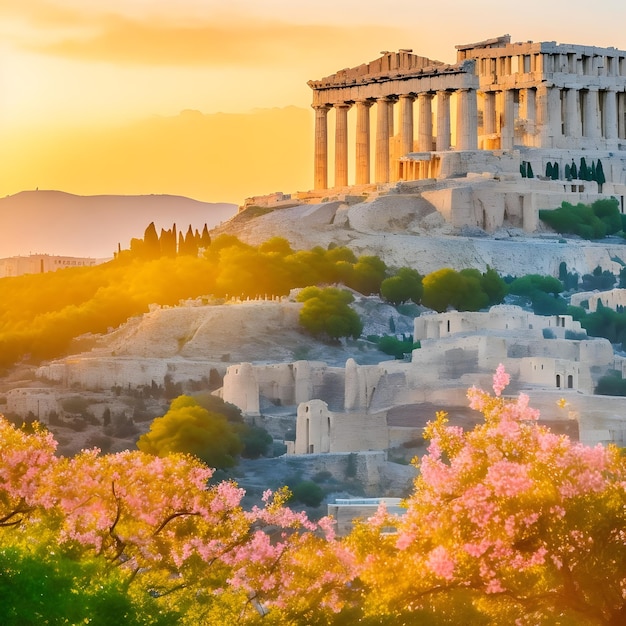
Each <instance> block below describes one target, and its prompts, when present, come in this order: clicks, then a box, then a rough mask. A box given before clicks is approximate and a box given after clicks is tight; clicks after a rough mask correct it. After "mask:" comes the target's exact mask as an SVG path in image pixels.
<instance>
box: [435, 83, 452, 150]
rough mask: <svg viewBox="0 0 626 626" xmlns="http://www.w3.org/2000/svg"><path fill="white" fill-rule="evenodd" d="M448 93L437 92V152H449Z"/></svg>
mask: <svg viewBox="0 0 626 626" xmlns="http://www.w3.org/2000/svg"><path fill="white" fill-rule="evenodd" d="M450 143H451V140H450V92H449V91H438V92H437V150H438V151H444V150H450Z"/></svg>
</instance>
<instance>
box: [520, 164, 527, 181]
mask: <svg viewBox="0 0 626 626" xmlns="http://www.w3.org/2000/svg"><path fill="white" fill-rule="evenodd" d="M519 173H520V174H521V175H522V178H526V161H522V162H521V163H520V164H519Z"/></svg>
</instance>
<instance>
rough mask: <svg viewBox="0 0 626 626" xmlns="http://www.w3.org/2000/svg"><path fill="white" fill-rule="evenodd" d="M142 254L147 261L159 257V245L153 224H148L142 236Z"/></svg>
mask: <svg viewBox="0 0 626 626" xmlns="http://www.w3.org/2000/svg"><path fill="white" fill-rule="evenodd" d="M143 243H144V245H143V253H144V255H145V256H146V258H148V259H157V258H158V257H159V256H161V245H160V244H159V236H158V235H157V231H156V227H155V226H154V222H150V224H148V227H147V228H146V231H145V232H144V235H143Z"/></svg>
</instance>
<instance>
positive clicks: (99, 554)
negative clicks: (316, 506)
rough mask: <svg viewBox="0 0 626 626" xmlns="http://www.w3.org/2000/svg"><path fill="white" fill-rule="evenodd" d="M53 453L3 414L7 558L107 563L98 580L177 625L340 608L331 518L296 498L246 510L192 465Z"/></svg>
mask: <svg viewBox="0 0 626 626" xmlns="http://www.w3.org/2000/svg"><path fill="white" fill-rule="evenodd" d="M55 447H56V445H55V442H54V439H53V438H52V437H51V435H50V434H49V433H46V432H44V431H43V430H37V431H36V432H35V433H33V434H28V433H26V432H24V431H22V430H19V429H16V428H14V427H13V426H11V425H10V424H9V423H8V422H6V420H4V419H2V418H0V506H1V507H2V508H1V509H0V525H1V526H2V527H0V552H1V550H2V549H3V548H7V547H11V548H14V547H18V548H20V549H24V550H31V548H32V549H33V550H35V549H36V551H39V552H43V553H46V552H47V553H52V554H57V555H60V556H61V557H62V560H63V559H65V560H67V558H70V559H72V560H73V561H78V562H83V563H85V564H87V563H94V562H97V563H99V566H97V567H92V566H90V567H91V569H93V570H94V571H97V572H98V576H101V575H102V571H103V569H105V570H106V569H107V568H108V569H109V570H114V571H115V581H116V584H117V582H120V581H121V582H122V583H123V585H124V587H125V588H126V589H128V592H129V593H130V594H134V595H135V596H136V597H138V598H139V599H140V601H141V602H140V604H141V606H142V607H145V605H146V602H148V601H149V600H150V599H152V602H153V604H154V610H155V614H160V612H162V610H167V611H168V612H172V611H173V612H175V613H177V614H179V615H181V616H184V620H185V621H184V622H179V623H189V624H199V623H211V624H222V623H223V624H226V623H232V622H233V621H234V620H235V619H237V620H242V621H246V622H248V621H251V622H254V621H256V620H257V619H260V616H261V615H262V614H264V613H266V612H270V613H272V614H276V615H279V614H280V615H282V614H288V613H292V614H294V615H304V614H306V613H307V612H311V611H312V609H313V608H314V609H315V611H316V612H317V613H318V614H324V613H327V612H328V613H330V614H332V613H333V611H336V610H337V608H338V605H339V598H338V597H337V595H336V592H334V589H335V588H339V589H341V588H342V587H343V586H344V585H345V582H346V581H347V580H349V578H350V576H351V569H350V567H349V564H350V563H349V560H346V559H343V557H341V551H340V550H339V549H338V544H337V542H336V541H335V539H334V535H333V528H332V526H333V522H332V520H330V519H328V518H324V519H322V520H321V521H320V522H318V523H313V522H311V521H310V520H309V519H308V518H307V516H306V515H305V514H304V513H300V512H294V511H292V510H290V509H289V508H287V507H286V506H285V502H286V500H287V497H288V493H287V492H286V490H281V491H278V492H276V493H272V492H270V491H267V492H266V493H265V494H264V506H262V507H255V508H254V509H252V510H251V511H245V510H244V509H243V508H242V506H241V499H242V497H243V494H244V492H243V490H242V489H240V488H239V487H238V486H237V485H236V484H235V483H233V482H228V481H225V482H220V483H218V484H216V485H212V486H209V484H208V481H209V479H210V478H211V476H212V474H213V470H212V469H210V468H208V467H207V466H206V465H204V464H203V463H202V462H200V461H199V460H197V459H195V458H193V457H190V456H185V455H180V454H171V455H168V456H165V457H163V458H160V457H154V456H152V455H148V454H145V453H142V452H122V453H119V454H112V455H102V456H101V455H99V452H98V450H87V451H83V452H81V453H80V454H78V455H77V456H75V457H72V458H57V457H55V456H54V451H55ZM335 550H337V555H338V556H335ZM29 553H30V552H29ZM24 562H26V561H24ZM59 562H60V561H59ZM57 564H58V563H57ZM55 566H56V564H55ZM85 571H87V570H85ZM95 582H96V581H95V580H94V584H95ZM303 588H306V589H307V593H306V594H302V589H303ZM0 595H1V593H0ZM181 619H182V618H181ZM23 623H30V622H28V620H26V619H25V620H24V622H23ZM146 623H148V622H146Z"/></svg>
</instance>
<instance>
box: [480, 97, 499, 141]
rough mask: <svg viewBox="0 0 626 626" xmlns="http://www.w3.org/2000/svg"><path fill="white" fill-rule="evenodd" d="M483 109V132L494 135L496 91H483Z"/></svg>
mask: <svg viewBox="0 0 626 626" xmlns="http://www.w3.org/2000/svg"><path fill="white" fill-rule="evenodd" d="M484 103H485V110H484V111H483V132H484V134H485V135H495V133H496V132H497V130H496V93H495V91H486V92H485V100H484Z"/></svg>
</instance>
